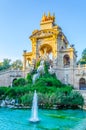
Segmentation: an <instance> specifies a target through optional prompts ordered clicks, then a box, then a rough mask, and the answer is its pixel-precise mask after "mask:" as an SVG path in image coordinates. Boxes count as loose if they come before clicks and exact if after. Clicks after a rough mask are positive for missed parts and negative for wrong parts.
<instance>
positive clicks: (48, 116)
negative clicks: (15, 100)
mask: <svg viewBox="0 0 86 130" xmlns="http://www.w3.org/2000/svg"><path fill="white" fill-rule="evenodd" d="M30 114H31V111H30V110H28V109H27V110H24V109H21V110H18V109H9V108H0V130H86V111H82V110H57V111H56V110H39V118H40V122H39V123H37V124H33V123H30V122H29V118H30Z"/></svg>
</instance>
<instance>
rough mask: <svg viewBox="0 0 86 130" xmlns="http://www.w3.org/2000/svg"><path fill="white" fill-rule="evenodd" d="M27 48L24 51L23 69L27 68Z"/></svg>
mask: <svg viewBox="0 0 86 130" xmlns="http://www.w3.org/2000/svg"><path fill="white" fill-rule="evenodd" d="M26 52H27V51H26V50H24V51H23V70H25V69H26Z"/></svg>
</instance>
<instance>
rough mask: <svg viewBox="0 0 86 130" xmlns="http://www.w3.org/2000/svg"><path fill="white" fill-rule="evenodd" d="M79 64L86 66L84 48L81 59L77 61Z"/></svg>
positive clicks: (85, 51) (85, 50)
mask: <svg viewBox="0 0 86 130" xmlns="http://www.w3.org/2000/svg"><path fill="white" fill-rule="evenodd" d="M78 63H79V64H86V48H85V49H84V50H83V52H82V56H81V59H80V60H79V61H78Z"/></svg>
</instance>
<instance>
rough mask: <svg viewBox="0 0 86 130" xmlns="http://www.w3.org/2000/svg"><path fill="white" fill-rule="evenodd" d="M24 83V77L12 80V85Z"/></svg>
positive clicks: (22, 84)
mask: <svg viewBox="0 0 86 130" xmlns="http://www.w3.org/2000/svg"><path fill="white" fill-rule="evenodd" d="M25 84H26V80H25V79H24V78H19V79H16V80H14V82H13V86H24V85H25Z"/></svg>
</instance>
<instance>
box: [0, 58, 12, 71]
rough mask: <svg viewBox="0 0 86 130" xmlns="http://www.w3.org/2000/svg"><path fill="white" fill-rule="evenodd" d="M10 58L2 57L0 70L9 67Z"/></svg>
mask: <svg viewBox="0 0 86 130" xmlns="http://www.w3.org/2000/svg"><path fill="white" fill-rule="evenodd" d="M10 62H11V60H10V59H7V58H6V59H3V62H1V63H0V70H5V69H9V68H10V66H11V63H10Z"/></svg>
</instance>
